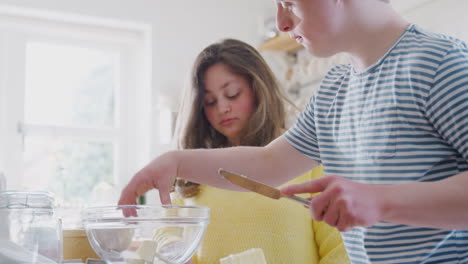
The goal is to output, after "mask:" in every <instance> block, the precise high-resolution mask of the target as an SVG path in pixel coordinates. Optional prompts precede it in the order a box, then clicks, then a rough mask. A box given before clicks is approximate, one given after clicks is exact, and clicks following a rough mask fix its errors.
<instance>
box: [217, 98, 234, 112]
mask: <svg viewBox="0 0 468 264" xmlns="http://www.w3.org/2000/svg"><path fill="white" fill-rule="evenodd" d="M218 111H219V112H220V113H227V112H229V111H231V103H230V102H229V101H227V100H222V101H220V102H219V104H218Z"/></svg>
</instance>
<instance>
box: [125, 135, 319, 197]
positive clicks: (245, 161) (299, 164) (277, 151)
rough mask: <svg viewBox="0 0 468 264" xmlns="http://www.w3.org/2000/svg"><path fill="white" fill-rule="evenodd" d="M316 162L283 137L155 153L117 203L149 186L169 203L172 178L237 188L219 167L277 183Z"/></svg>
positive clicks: (270, 182) (146, 189) (272, 183)
mask: <svg viewBox="0 0 468 264" xmlns="http://www.w3.org/2000/svg"><path fill="white" fill-rule="evenodd" d="M317 165H318V163H317V162H315V161H313V160H311V159H309V158H307V157H306V156H305V155H303V154H301V153H300V152H298V151H297V150H295V149H294V148H293V147H292V146H291V145H290V144H289V143H288V142H287V141H286V139H284V138H283V137H279V138H277V139H276V140H274V141H273V142H271V143H270V144H269V145H267V146H265V147H233V148H225V149H194V150H180V151H172V152H167V153H165V154H163V155H161V156H159V157H158V158H156V159H155V160H153V161H152V162H151V163H149V164H148V165H147V166H146V167H144V168H143V169H141V170H140V171H139V172H138V173H137V174H135V176H134V177H133V178H132V179H131V181H130V183H129V184H128V185H127V186H126V187H125V188H124V190H123V191H122V195H121V197H120V201H119V204H134V203H135V199H136V198H137V197H138V196H140V195H142V194H143V193H145V192H146V191H148V190H150V189H153V188H155V189H158V190H159V195H160V198H161V202H162V203H170V198H169V190H170V187H171V186H172V184H173V182H174V179H175V177H179V178H184V179H187V180H190V181H193V182H197V183H201V184H206V185H211V186H215V187H219V188H225V189H232V190H240V189H239V188H238V187H236V186H233V185H232V184H231V183H229V182H228V181H226V180H224V179H223V178H222V177H220V176H219V175H218V174H217V172H218V169H219V168H224V169H227V170H232V171H235V172H239V173H242V174H245V175H248V176H249V177H252V178H254V179H257V180H259V181H261V182H264V183H267V184H270V185H274V186H278V185H280V184H282V183H284V182H286V181H288V180H289V179H292V178H294V177H295V176H297V175H299V174H301V173H303V172H305V171H307V170H309V169H311V168H312V167H315V166H317Z"/></svg>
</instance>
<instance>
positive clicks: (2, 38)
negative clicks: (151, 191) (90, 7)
mask: <svg viewBox="0 0 468 264" xmlns="http://www.w3.org/2000/svg"><path fill="white" fill-rule="evenodd" d="M149 32H150V31H149V28H148V27H147V26H145V25H140V24H130V23H123V22H121V21H103V20H99V21H98V20H96V19H93V18H84V17H76V16H73V15H70V14H67V15H61V14H50V13H48V14H42V13H41V12H30V11H28V12H26V11H24V10H16V9H15V10H12V9H7V8H1V7H0V58H1V59H0V171H2V170H3V171H4V173H5V175H6V179H7V186H8V188H9V189H42V190H49V191H51V192H53V193H54V194H55V197H56V200H57V202H58V204H59V205H84V204H87V203H91V202H92V203H93V204H99V203H115V202H116V199H117V198H118V194H119V191H118V190H120V189H121V188H122V187H123V186H124V184H126V183H127V182H128V180H129V177H131V175H133V173H134V172H135V171H136V170H137V168H139V167H141V165H142V164H143V163H144V162H146V161H147V159H148V155H149V152H150V151H149V146H150V142H149V138H150V137H149V132H150V127H151V126H150V118H149V113H150V107H149V106H150V99H151V93H150V89H149V87H150V81H149V80H150V78H149V76H150V74H149V73H150V71H151V69H150V63H149V61H150V58H151V52H150V46H149V42H150V41H149V39H150V33H149Z"/></svg>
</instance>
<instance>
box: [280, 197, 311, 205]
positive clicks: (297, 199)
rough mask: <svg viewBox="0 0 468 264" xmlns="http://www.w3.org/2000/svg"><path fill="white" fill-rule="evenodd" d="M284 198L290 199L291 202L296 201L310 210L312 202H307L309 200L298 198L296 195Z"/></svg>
mask: <svg viewBox="0 0 468 264" xmlns="http://www.w3.org/2000/svg"><path fill="white" fill-rule="evenodd" d="M283 197H285V198H288V199H290V200H293V201H295V202H298V203H300V204H302V205H304V206H306V207H307V208H310V201H309V200H307V199H304V198H302V197H299V196H296V195H291V196H287V195H285V196H283Z"/></svg>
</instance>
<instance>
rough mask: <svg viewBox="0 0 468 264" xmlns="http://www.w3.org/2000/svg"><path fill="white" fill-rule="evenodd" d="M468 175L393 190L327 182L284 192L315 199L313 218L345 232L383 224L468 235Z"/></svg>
mask: <svg viewBox="0 0 468 264" xmlns="http://www.w3.org/2000/svg"><path fill="white" fill-rule="evenodd" d="M467 187H468V172H464V173H460V174H458V175H455V176H452V177H450V178H447V179H444V180H440V181H436V182H412V183H405V184H397V185H390V186H383V185H369V184H362V183H357V182H353V181H350V180H347V179H344V178H341V177H337V176H327V177H324V178H321V179H317V180H313V181H309V182H306V183H303V184H296V185H290V186H287V187H285V188H283V189H282V191H283V192H284V193H285V194H296V193H316V192H321V194H319V195H317V196H315V197H314V198H313V199H312V201H311V214H312V217H313V218H314V219H315V220H317V221H325V222H326V223H328V224H329V225H331V226H335V227H337V228H338V229H339V230H340V231H347V230H349V229H350V228H352V227H355V226H372V225H374V224H376V223H377V222H380V221H386V222H392V223H398V224H405V225H413V226H419V227H431V228H440V229H450V230H451V229H464V230H468V192H467V191H466V189H467Z"/></svg>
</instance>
